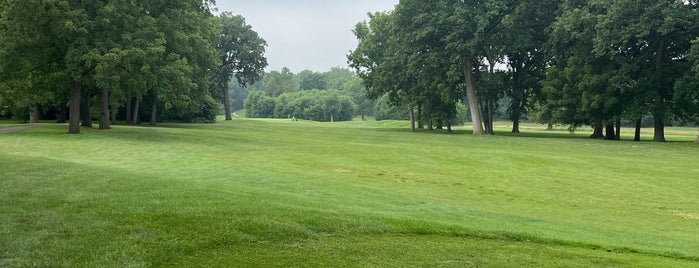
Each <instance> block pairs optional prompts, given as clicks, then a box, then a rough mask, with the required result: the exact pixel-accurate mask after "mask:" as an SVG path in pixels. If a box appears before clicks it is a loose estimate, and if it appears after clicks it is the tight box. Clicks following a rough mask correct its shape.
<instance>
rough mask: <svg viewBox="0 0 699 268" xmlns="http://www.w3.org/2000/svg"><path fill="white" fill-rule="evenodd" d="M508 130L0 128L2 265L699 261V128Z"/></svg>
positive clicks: (241, 125) (371, 124)
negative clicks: (652, 137)
mask: <svg viewBox="0 0 699 268" xmlns="http://www.w3.org/2000/svg"><path fill="white" fill-rule="evenodd" d="M1 124H2V125H0V127H9V126H13V125H11V124H5V123H1ZM506 130H507V129H506V128H499V129H497V130H496V132H497V131H501V133H500V132H498V133H497V134H498V135H495V136H479V137H474V136H472V135H470V133H469V130H468V129H461V128H457V129H456V131H455V133H454V134H446V133H444V132H441V131H435V132H427V131H418V132H417V133H411V132H409V131H408V125H407V123H406V122H402V121H383V122H375V121H363V122H362V121H353V122H345V123H316V122H306V121H300V122H292V121H291V120H262V119H236V120H234V121H232V122H226V123H220V124H209V125H197V124H165V125H163V126H160V127H155V128H147V127H131V126H123V125H117V126H114V127H113V130H111V131H98V130H93V129H85V128H83V129H82V133H83V134H81V135H66V134H65V132H66V127H65V125H55V124H39V127H37V128H31V129H25V130H22V131H18V132H12V133H5V134H0V267H27V266H42V267H44V266H45V267H226V266H228V267H345V266H350V267H354V266H358V267H406V266H408V267H415V266H417V267H493V266H496V267H502V266H505V267H518V266H525V267H539V266H543V267H697V266H698V265H699V250H698V249H699V195H697V193H696V191H697V189H699V179H698V178H699V145H697V144H694V143H692V141H694V140H695V139H696V136H695V135H696V132H692V130H683V131H684V132H682V131H680V132H678V134H676V135H668V137H669V138H668V139H669V140H673V141H675V142H669V143H652V142H638V143H634V142H630V141H620V142H610V141H603V140H592V139H588V138H585V137H586V136H588V135H589V134H588V133H582V132H580V133H577V134H570V133H568V132H566V131H556V132H552V133H548V132H543V131H539V130H537V129H534V128H531V129H529V128H523V131H524V133H523V134H520V135H512V134H506V133H505V131H506ZM693 135H694V136H693ZM629 136H630V134H628V133H625V138H628V137H629Z"/></svg>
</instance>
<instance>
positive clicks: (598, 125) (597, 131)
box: [590, 118, 604, 139]
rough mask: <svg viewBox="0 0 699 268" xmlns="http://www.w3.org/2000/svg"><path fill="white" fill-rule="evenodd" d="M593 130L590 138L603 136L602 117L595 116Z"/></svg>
mask: <svg viewBox="0 0 699 268" xmlns="http://www.w3.org/2000/svg"><path fill="white" fill-rule="evenodd" d="M594 127H595V131H594V132H593V133H592V136H590V138H595V139H596V138H604V133H603V132H604V126H603V125H602V119H601V118H597V119H595V126H594Z"/></svg>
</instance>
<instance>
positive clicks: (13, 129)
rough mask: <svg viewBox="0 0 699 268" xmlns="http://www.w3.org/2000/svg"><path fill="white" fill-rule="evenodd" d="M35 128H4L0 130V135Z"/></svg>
mask: <svg viewBox="0 0 699 268" xmlns="http://www.w3.org/2000/svg"><path fill="white" fill-rule="evenodd" d="M35 127H37V126H18V127H4V128H0V134H5V133H12V132H17V131H22V130H25V129H30V128H35Z"/></svg>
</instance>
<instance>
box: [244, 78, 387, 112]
mask: <svg viewBox="0 0 699 268" xmlns="http://www.w3.org/2000/svg"><path fill="white" fill-rule="evenodd" d="M232 92H234V93H233V95H236V99H239V100H244V103H243V102H239V103H237V104H236V105H235V106H236V107H237V108H238V109H243V108H244V109H245V111H246V116H248V117H257V118H296V119H306V120H313V121H321V122H334V121H349V120H352V119H353V118H354V116H355V115H358V116H361V117H362V119H364V118H365V117H366V116H368V115H372V114H373V113H374V109H375V106H376V102H375V101H373V100H370V99H369V98H367V97H366V95H365V90H364V86H363V85H362V82H361V79H359V77H357V76H356V74H354V73H353V72H352V71H350V70H349V69H346V68H340V67H333V68H331V69H330V70H329V71H327V72H322V73H321V72H314V71H311V70H303V71H301V72H299V73H296V74H295V73H293V72H291V70H290V69H289V68H286V67H285V68H282V69H281V70H279V71H276V70H274V71H271V72H268V73H265V75H264V77H263V78H262V80H260V81H259V82H257V83H256V84H254V85H252V86H251V87H249V88H242V87H237V88H232ZM391 119H393V118H391Z"/></svg>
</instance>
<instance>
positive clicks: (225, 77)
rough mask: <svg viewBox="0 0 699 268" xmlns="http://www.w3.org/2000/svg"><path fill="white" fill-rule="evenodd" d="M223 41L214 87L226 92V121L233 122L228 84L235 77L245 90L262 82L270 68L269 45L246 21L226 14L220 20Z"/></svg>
mask: <svg viewBox="0 0 699 268" xmlns="http://www.w3.org/2000/svg"><path fill="white" fill-rule="evenodd" d="M218 24H219V28H220V38H219V40H218V43H217V44H216V49H217V53H218V58H219V66H218V72H217V74H216V81H215V83H216V84H217V85H219V86H220V88H221V91H223V92H222V93H223V103H224V109H225V115H226V120H227V121H228V120H232V117H231V105H230V90H229V86H228V84H229V81H230V79H231V78H232V77H235V78H236V80H237V82H238V83H239V84H240V85H242V86H249V85H252V84H254V83H255V82H256V81H258V80H260V79H261V77H262V74H263V71H264V68H265V67H267V59H266V58H265V56H264V52H265V46H266V45H267V43H266V42H265V40H264V39H262V38H261V37H260V36H259V35H258V34H257V32H255V31H254V30H253V29H252V27H251V26H250V25H248V24H246V23H245V19H244V18H243V17H242V16H240V15H237V16H234V15H233V14H231V13H229V12H223V13H221V15H219V16H218Z"/></svg>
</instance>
